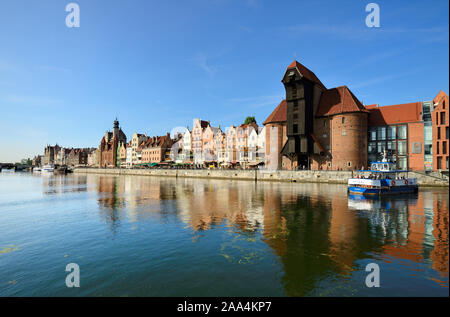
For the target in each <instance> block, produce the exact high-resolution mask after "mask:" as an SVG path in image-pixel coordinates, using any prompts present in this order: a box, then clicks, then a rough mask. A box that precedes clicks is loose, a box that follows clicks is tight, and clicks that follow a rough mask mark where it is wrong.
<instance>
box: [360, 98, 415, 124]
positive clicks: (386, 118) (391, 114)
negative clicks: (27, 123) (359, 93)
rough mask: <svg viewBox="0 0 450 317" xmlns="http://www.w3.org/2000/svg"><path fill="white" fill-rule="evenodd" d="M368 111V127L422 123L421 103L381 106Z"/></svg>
mask: <svg viewBox="0 0 450 317" xmlns="http://www.w3.org/2000/svg"><path fill="white" fill-rule="evenodd" d="M368 110H369V113H370V115H369V125H373V126H377V125H389V124H399V123H408V122H419V121H422V103H421V102H412V103H404V104H400V105H391V106H381V107H376V108H369V109H368Z"/></svg>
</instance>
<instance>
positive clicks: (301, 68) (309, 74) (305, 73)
mask: <svg viewBox="0 0 450 317" xmlns="http://www.w3.org/2000/svg"><path fill="white" fill-rule="evenodd" d="M291 68H297V69H298V71H299V72H300V74H302V76H303V77H305V78H306V79H308V80H310V81H312V82H314V83H316V84H318V85H319V86H321V87H322V88H323V89H327V88H326V87H325V85H324V84H322V82H321V81H320V80H319V78H317V76H316V74H314V73H313V72H312V71H311V70H309V69H308V68H307V67H306V66H304V65H302V64H300V63H299V62H297V61H293V62H292V63H291V64H290V65H289V66H288V67H287V68H286V71H287V70H288V69H291Z"/></svg>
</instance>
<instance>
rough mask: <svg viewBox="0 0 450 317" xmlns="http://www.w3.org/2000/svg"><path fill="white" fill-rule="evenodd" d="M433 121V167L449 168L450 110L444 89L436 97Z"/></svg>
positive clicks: (437, 168) (432, 114)
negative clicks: (449, 109)
mask: <svg viewBox="0 0 450 317" xmlns="http://www.w3.org/2000/svg"><path fill="white" fill-rule="evenodd" d="M433 103H434V110H433V112H432V113H431V120H432V122H433V169H434V170H435V171H436V170H442V169H447V170H448V154H449V131H448V130H449V123H448V122H449V115H448V113H449V111H448V107H449V105H448V95H447V94H446V93H444V92H443V91H441V92H439V94H438V95H437V96H436V98H434V100H433Z"/></svg>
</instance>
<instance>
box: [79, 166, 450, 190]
mask: <svg viewBox="0 0 450 317" xmlns="http://www.w3.org/2000/svg"><path fill="white" fill-rule="evenodd" d="M74 173H79V174H104V175H138V176H162V177H175V178H177V177H185V178H209V179H234V180H250V181H276V182H293V183H295V182H299V183H330V184H347V181H348V179H349V178H352V177H353V176H355V174H356V172H355V171H314V170H305V171H285V170H273V171H270V170H264V169H255V170H219V169H126V168H76V169H75V170H74ZM409 173H410V175H411V176H412V177H416V178H417V181H418V184H419V186H443V187H448V186H449V179H448V176H446V175H444V174H442V175H441V174H436V175H435V176H433V175H427V174H424V173H419V172H409ZM438 175H440V176H438Z"/></svg>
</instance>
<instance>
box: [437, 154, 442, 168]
mask: <svg viewBox="0 0 450 317" xmlns="http://www.w3.org/2000/svg"><path fill="white" fill-rule="evenodd" d="M437 169H438V170H440V169H442V157H438V158H437Z"/></svg>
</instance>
